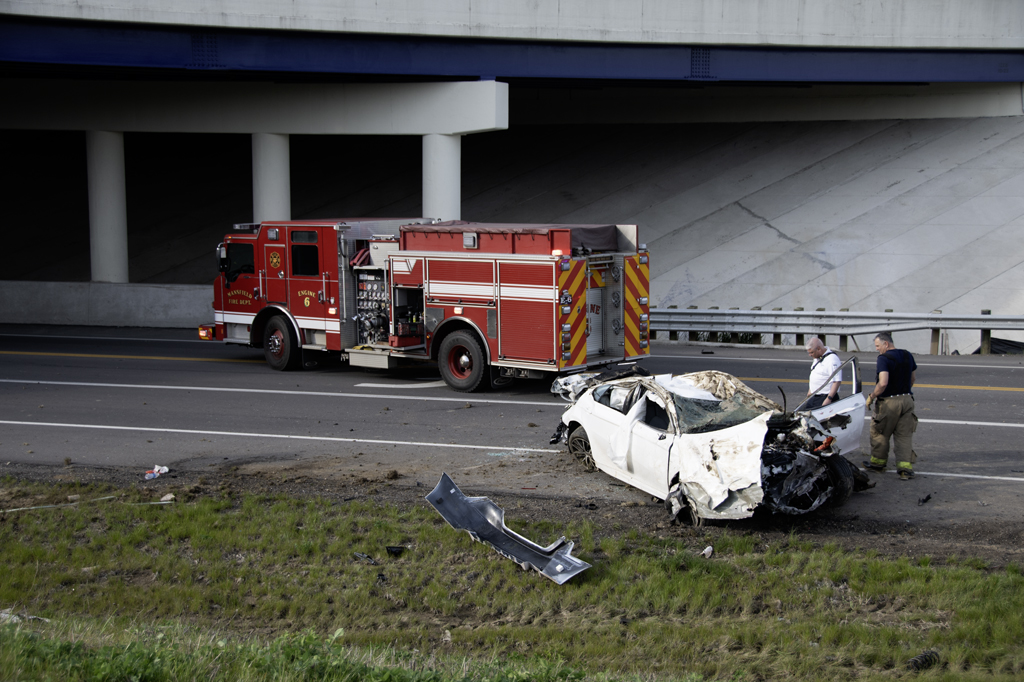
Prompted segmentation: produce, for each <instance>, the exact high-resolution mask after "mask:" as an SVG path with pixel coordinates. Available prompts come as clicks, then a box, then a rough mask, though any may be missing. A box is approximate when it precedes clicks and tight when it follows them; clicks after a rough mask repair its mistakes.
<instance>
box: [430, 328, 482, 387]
mask: <svg viewBox="0 0 1024 682" xmlns="http://www.w3.org/2000/svg"><path fill="white" fill-rule="evenodd" d="M437 366H438V369H440V370H441V378H442V379H444V383H446V384H448V385H449V386H451V387H452V388H453V389H455V390H456V391H462V392H463V393H469V392H471V391H475V390H476V389H477V388H478V387H479V386H480V381H481V380H482V379H483V378H484V372H485V370H486V369H487V361H486V360H485V359H484V350H483V348H482V347H481V346H480V342H479V341H477V339H476V336H475V335H474V334H472V333H470V332H467V331H457V332H452V333H451V334H449V335H448V336H446V337H444V341H442V342H441V348H440V350H438V353H437Z"/></svg>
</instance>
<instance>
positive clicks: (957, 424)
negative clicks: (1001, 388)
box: [864, 415, 1024, 429]
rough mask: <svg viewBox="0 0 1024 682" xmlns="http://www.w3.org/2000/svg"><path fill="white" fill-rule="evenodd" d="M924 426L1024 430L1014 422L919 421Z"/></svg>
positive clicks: (868, 418)
mask: <svg viewBox="0 0 1024 682" xmlns="http://www.w3.org/2000/svg"><path fill="white" fill-rule="evenodd" d="M864 421H871V415H868V416H866V417H864ZM917 421H919V422H920V423H922V424H946V425H947V426H1008V427H1010V428H1013V429H1024V424H1014V423H1012V422H968V421H960V420H956V419H918V420H917Z"/></svg>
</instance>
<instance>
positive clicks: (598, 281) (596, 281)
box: [590, 270, 604, 289]
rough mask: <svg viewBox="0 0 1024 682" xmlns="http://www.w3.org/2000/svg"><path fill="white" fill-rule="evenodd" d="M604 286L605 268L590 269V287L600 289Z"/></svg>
mask: <svg viewBox="0 0 1024 682" xmlns="http://www.w3.org/2000/svg"><path fill="white" fill-rule="evenodd" d="M603 286H604V270H591V271H590V288H591V289H600V288H601V287H603Z"/></svg>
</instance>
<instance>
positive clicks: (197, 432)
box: [0, 420, 1024, 483]
mask: <svg viewBox="0 0 1024 682" xmlns="http://www.w3.org/2000/svg"><path fill="white" fill-rule="evenodd" d="M0 424H8V425H11V426H53V427H58V428H71V429H97V430H108V431H144V432H147V433H154V432H155V433H181V434H187V435H194V436H236V437H241V438H281V439H286V440H315V441H323V442H330V443H370V444H374V445H411V446H416V447H430V448H451V449H458V450H492V451H501V452H503V453H505V452H507V453H509V454H514V453H517V452H541V453H547V454H558V453H559V452H560V450H551V449H549V448H500V447H496V446H493V445H464V444H461V443H425V442H418V441H404V440H372V439H367V438H334V437H331V436H295V435H291V434H286V433H248V432H244V431H206V430H200V429H167V428H158V427H149V426H114V425H110V424H62V423H59V422H27V421H7V420H0ZM914 473H915V474H916V475H918V476H948V477H953V478H977V479H984V480H987V481H1018V482H1021V483H1024V478H1013V477H1010V476H980V475H977V474H944V473H939V472H934V471H915V472H914Z"/></svg>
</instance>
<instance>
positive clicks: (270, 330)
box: [263, 315, 302, 371]
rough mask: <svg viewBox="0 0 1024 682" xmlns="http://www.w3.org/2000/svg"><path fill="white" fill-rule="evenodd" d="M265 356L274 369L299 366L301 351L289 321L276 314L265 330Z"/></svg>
mask: <svg viewBox="0 0 1024 682" xmlns="http://www.w3.org/2000/svg"><path fill="white" fill-rule="evenodd" d="M263 357H264V358H266V360H267V364H268V365H270V367H271V368H272V369H276V370H278V371H284V370H289V369H295V368H296V367H298V366H299V361H300V360H301V357H302V355H301V353H300V352H299V346H298V343H296V339H295V335H294V334H293V333H292V330H291V326H290V325H289V324H288V321H287V320H285V319H284V318H283V317H281V316H280V315H276V316H274V317H272V318H270V320H269V321H268V322H267V326H266V328H265V329H264V330H263Z"/></svg>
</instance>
